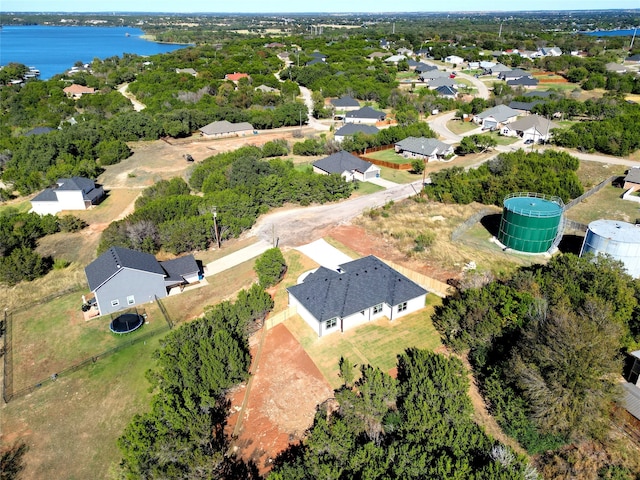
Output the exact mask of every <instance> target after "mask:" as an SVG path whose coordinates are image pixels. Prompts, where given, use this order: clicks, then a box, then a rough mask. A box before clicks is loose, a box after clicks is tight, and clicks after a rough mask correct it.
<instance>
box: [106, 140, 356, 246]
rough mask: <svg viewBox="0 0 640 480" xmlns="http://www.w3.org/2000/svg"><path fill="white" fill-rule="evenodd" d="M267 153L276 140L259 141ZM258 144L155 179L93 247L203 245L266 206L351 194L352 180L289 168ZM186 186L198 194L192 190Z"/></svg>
mask: <svg viewBox="0 0 640 480" xmlns="http://www.w3.org/2000/svg"><path fill="white" fill-rule="evenodd" d="M265 148H266V149H267V151H268V152H271V154H272V153H273V150H274V148H276V149H277V144H276V145H275V146H274V145H270V146H265ZM263 155H264V153H263V150H261V149H260V148H258V147H243V148H241V149H239V150H236V151H234V152H230V153H224V154H220V155H215V156H213V157H210V158H208V159H206V160H204V161H203V162H201V163H200V164H198V165H197V166H196V167H195V168H194V169H193V171H192V173H191V177H190V179H189V185H187V184H186V183H185V181H184V180H182V179H173V180H171V181H166V180H165V181H161V182H158V183H157V184H156V185H154V186H152V187H149V188H148V189H147V190H145V192H144V193H143V195H142V196H141V197H140V198H139V199H138V200H137V201H136V210H135V211H134V212H133V213H132V214H130V215H128V216H127V217H126V218H124V219H122V220H120V221H117V222H113V223H112V224H111V225H109V227H107V229H106V230H105V231H104V232H103V234H102V238H101V241H100V246H99V250H100V251H104V250H106V249H108V248H109V247H111V246H114V245H117V246H122V247H127V248H133V249H137V250H142V251H146V252H156V251H158V250H159V249H160V248H162V249H165V250H167V251H169V252H172V253H175V254H177V253H182V252H186V251H192V250H204V249H206V248H207V246H208V245H209V244H210V243H211V242H212V241H213V240H214V239H215V238H216V232H215V225H214V221H213V213H214V208H215V214H216V218H217V226H218V235H219V237H220V239H221V240H226V239H228V238H232V237H237V236H238V235H240V234H241V233H242V232H243V231H245V230H247V229H249V228H251V227H252V226H253V224H254V223H255V221H256V219H257V218H258V216H259V215H260V214H262V213H265V212H266V211H268V210H269V208H272V207H277V206H281V205H283V204H284V203H285V202H295V203H299V204H301V205H310V204H311V203H326V202H330V201H335V200H339V199H343V198H348V197H349V196H350V195H351V192H352V189H353V185H352V184H351V183H348V182H346V181H345V180H344V179H343V178H342V177H340V176H339V175H326V176H325V175H318V174H314V173H313V172H312V171H308V170H298V169H296V168H294V166H293V163H292V162H291V161H285V160H281V159H279V158H273V159H271V160H264V159H263V158H262V157H263ZM191 190H194V191H196V192H201V193H203V195H192V194H191V193H190V191H191Z"/></svg>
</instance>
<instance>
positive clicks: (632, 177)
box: [623, 167, 640, 192]
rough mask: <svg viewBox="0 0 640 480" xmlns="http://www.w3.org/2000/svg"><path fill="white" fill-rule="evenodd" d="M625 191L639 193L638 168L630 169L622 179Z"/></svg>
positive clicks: (639, 175) (639, 171) (639, 174)
mask: <svg viewBox="0 0 640 480" xmlns="http://www.w3.org/2000/svg"><path fill="white" fill-rule="evenodd" d="M623 188H624V189H625V190H632V191H634V192H635V191H640V167H631V168H630V169H629V170H627V175H626V176H625V177H624V187H623Z"/></svg>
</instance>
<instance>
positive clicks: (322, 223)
mask: <svg viewBox="0 0 640 480" xmlns="http://www.w3.org/2000/svg"><path fill="white" fill-rule="evenodd" d="M420 185H421V181H420V182H415V183H410V184H406V185H397V186H395V187H392V188H389V189H387V190H384V191H380V192H376V193H372V194H370V195H364V196H361V197H356V198H353V199H348V200H344V201H342V202H338V203H331V204H327V205H319V206H314V207H296V208H293V209H290V210H281V211H279V212H274V213H270V214H266V215H263V216H261V217H260V218H259V219H258V222H257V223H256V225H255V226H254V227H253V228H252V230H251V234H252V235H255V236H257V237H259V238H260V239H262V240H265V241H266V242H271V241H272V238H273V237H274V236H275V237H276V239H277V241H278V245H279V246H291V247H295V246H299V245H302V244H304V243H308V242H311V241H313V240H316V239H317V238H319V237H321V236H322V235H321V230H323V229H325V228H327V227H333V226H336V225H340V224H344V223H347V222H349V221H350V220H352V219H353V218H355V217H357V216H358V215H360V214H361V213H362V212H364V211H365V210H367V209H370V208H377V207H381V206H382V205H384V204H385V203H387V202H389V201H398V200H402V199H405V198H408V197H410V196H412V195H416V194H418V193H420V188H421V186H420Z"/></svg>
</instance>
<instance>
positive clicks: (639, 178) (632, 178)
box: [624, 167, 640, 358]
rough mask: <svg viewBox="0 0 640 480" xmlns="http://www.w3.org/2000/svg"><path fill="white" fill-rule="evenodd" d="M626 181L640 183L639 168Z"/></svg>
mask: <svg viewBox="0 0 640 480" xmlns="http://www.w3.org/2000/svg"><path fill="white" fill-rule="evenodd" d="M624 181H625V182H632V183H640V168H638V167H635V168H630V169H629V170H628V172H627V176H626V177H624ZM639 352H640V350H639ZM638 358H640V356H638Z"/></svg>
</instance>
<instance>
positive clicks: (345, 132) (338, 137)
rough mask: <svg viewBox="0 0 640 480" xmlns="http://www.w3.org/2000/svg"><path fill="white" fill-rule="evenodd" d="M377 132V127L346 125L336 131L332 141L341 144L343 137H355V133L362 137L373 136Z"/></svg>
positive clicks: (358, 124)
mask: <svg viewBox="0 0 640 480" xmlns="http://www.w3.org/2000/svg"><path fill="white" fill-rule="evenodd" d="M379 131H380V130H379V129H378V127H375V126H373V125H366V124H362V123H346V124H344V125H343V126H342V127H340V128H339V129H338V130H336V132H335V133H334V136H333V139H334V140H335V141H336V142H338V143H342V141H343V140H344V139H345V137H350V136H352V135H355V134H356V133H363V134H364V135H375V134H377V133H378V132H379Z"/></svg>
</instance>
